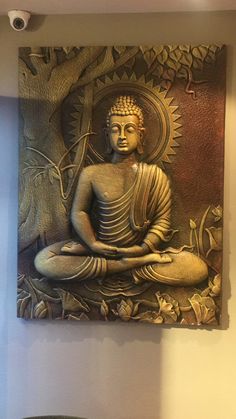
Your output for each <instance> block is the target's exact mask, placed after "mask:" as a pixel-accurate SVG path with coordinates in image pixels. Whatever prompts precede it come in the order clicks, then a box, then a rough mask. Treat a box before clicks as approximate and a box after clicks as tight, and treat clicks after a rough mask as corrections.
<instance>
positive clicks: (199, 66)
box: [193, 58, 203, 71]
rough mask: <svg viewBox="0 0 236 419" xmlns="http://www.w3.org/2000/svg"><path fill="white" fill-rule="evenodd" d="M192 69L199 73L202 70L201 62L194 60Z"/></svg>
mask: <svg viewBox="0 0 236 419" xmlns="http://www.w3.org/2000/svg"><path fill="white" fill-rule="evenodd" d="M193 68H194V69H195V70H199V71H201V70H202V69H203V62H202V61H201V60H199V59H198V58H194V60H193Z"/></svg>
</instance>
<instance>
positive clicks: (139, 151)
mask: <svg viewBox="0 0 236 419" xmlns="http://www.w3.org/2000/svg"><path fill="white" fill-rule="evenodd" d="M144 131H145V128H141V129H140V137H139V142H138V145H137V153H138V154H140V155H141V154H143V152H144V150H143V134H144Z"/></svg>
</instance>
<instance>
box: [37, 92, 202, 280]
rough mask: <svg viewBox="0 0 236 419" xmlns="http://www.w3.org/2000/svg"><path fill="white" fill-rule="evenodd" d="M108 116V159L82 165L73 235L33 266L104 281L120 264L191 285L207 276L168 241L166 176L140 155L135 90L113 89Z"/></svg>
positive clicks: (139, 274) (141, 127)
mask: <svg viewBox="0 0 236 419" xmlns="http://www.w3.org/2000/svg"><path fill="white" fill-rule="evenodd" d="M106 122H107V127H106V141H107V149H108V150H107V151H108V153H110V155H111V161H110V162H109V163H101V164H94V165H91V166H87V167H85V168H84V169H83V170H82V172H81V175H80V177H79V181H78V185H77V190H76V193H75V196H74V200H73V205H72V211H71V222H72V225H73V227H74V230H75V233H76V237H75V238H73V240H70V241H68V240H66V241H61V242H57V243H54V244H52V245H50V246H48V247H46V248H44V249H43V250H41V251H40V252H39V253H38V254H37V256H36V258H35V267H36V269H37V271H38V272H39V273H40V274H41V275H43V276H44V277H46V278H48V279H51V280H62V281H69V280H74V281H83V280H88V279H90V280H91V281H96V280H99V281H102V280H103V279H104V278H107V277H109V276H111V275H115V274H118V273H124V272H125V273H126V275H130V278H131V281H133V282H134V283H136V284H140V283H142V282H143V281H149V282H156V283H158V282H160V283H163V284H168V285H175V286H178V285H179V286H194V285H196V284H198V283H200V282H201V281H203V280H205V279H206V278H207V276H208V269H207V265H206V263H205V262H204V261H203V260H202V259H201V258H200V257H198V256H197V255H195V254H193V253H192V252H191V249H188V250H183V249H184V246H183V247H182V248H181V249H174V248H172V247H170V246H169V245H168V244H167V243H168V242H170V241H171V238H172V236H173V230H172V229H171V187H170V182H169V180H168V178H167V176H166V174H165V173H164V171H163V170H162V169H160V168H159V167H158V166H157V165H156V164H147V163H144V162H140V158H139V157H140V156H141V155H142V153H143V149H144V147H145V124H144V118H143V112H142V109H141V108H140V106H139V105H138V103H137V101H136V100H135V98H134V97H132V96H119V97H117V99H116V100H115V102H114V103H113V105H112V107H111V108H110V110H109V112H108V115H107V121H106ZM94 212H95V216H94ZM95 219H96V222H95ZM163 244H165V246H163ZM163 247H164V249H163Z"/></svg>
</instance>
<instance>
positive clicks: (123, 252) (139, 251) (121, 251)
mask: <svg viewBox="0 0 236 419" xmlns="http://www.w3.org/2000/svg"><path fill="white" fill-rule="evenodd" d="M147 253H148V248H146V247H145V246H137V245H136V246H130V247H119V248H118V255H119V256H121V257H125V258H132V257H139V256H144V255H146V254H147Z"/></svg>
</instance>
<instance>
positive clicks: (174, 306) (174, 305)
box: [156, 292, 180, 322]
mask: <svg viewBox="0 0 236 419" xmlns="http://www.w3.org/2000/svg"><path fill="white" fill-rule="evenodd" d="M156 298H157V301H158V303H159V313H160V314H161V315H162V316H163V317H164V319H165V321H166V322H169V321H170V320H174V321H176V320H177V318H178V316H179V314H180V309H179V304H178V301H176V300H175V299H174V298H172V297H171V296H170V295H169V294H160V292H157V293H156Z"/></svg>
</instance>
